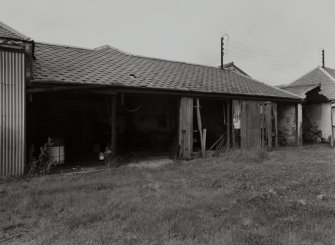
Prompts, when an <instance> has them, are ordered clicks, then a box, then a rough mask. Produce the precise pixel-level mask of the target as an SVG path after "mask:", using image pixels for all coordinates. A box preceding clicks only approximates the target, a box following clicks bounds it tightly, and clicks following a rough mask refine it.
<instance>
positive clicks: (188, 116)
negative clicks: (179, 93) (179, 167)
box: [179, 97, 193, 159]
mask: <svg viewBox="0 0 335 245" xmlns="http://www.w3.org/2000/svg"><path fill="white" fill-rule="evenodd" d="M179 146H180V153H179V157H180V158H182V159H190V158H191V154H192V152H193V99H192V98H189V97H182V98H181V100H180V107H179Z"/></svg>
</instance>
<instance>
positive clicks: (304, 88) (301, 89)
mask: <svg viewBox="0 0 335 245" xmlns="http://www.w3.org/2000/svg"><path fill="white" fill-rule="evenodd" d="M318 86H319V85H318V84H311V85H298V86H291V87H283V89H285V90H286V91H289V92H291V93H293V94H296V95H298V96H299V97H301V98H305V97H306V93H307V92H309V91H311V90H312V89H315V88H316V87H318Z"/></svg>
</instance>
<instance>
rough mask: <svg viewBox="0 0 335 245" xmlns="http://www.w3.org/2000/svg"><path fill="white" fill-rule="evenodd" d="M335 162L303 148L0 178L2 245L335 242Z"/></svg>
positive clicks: (328, 153)
mask: <svg viewBox="0 0 335 245" xmlns="http://www.w3.org/2000/svg"><path fill="white" fill-rule="evenodd" d="M334 157H335V152H334V150H332V149H330V148H328V147H327V146H306V147H301V148H294V147H293V148H286V149H281V150H278V151H273V152H270V153H267V152H253V153H248V152H228V153H225V154H224V155H223V156H220V157H217V158H209V159H205V160H203V159H198V160H193V161H189V162H176V163H174V164H170V165H166V166H164V167H162V168H158V169H134V168H128V167H121V168H118V169H115V170H114V169H113V170H106V171H103V172H96V173H88V174H77V175H51V176H45V177H39V178H34V179H11V180H2V181H1V182H0V220H1V222H0V243H8V244H11V243H13V244H17V243H26V244H335V234H334V231H335V162H334ZM319 194H323V195H324V197H325V198H323V200H319V199H318V198H317V195H319Z"/></svg>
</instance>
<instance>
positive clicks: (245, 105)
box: [240, 101, 276, 150]
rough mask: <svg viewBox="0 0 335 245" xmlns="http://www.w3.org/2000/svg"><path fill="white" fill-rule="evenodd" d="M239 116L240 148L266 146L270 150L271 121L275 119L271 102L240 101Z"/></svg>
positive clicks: (271, 136)
mask: <svg viewBox="0 0 335 245" xmlns="http://www.w3.org/2000/svg"><path fill="white" fill-rule="evenodd" d="M275 112H276V111H275ZM240 117H241V148H242V149H252V148H267V149H268V150H271V149H272V142H273V140H272V138H273V127H272V122H273V120H274V119H276V116H274V110H273V108H272V104H271V102H267V101H242V103H241V116H240ZM274 126H275V125H274Z"/></svg>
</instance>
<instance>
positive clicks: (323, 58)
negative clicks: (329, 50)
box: [322, 49, 325, 68]
mask: <svg viewBox="0 0 335 245" xmlns="http://www.w3.org/2000/svg"><path fill="white" fill-rule="evenodd" d="M322 68H325V50H324V49H322Z"/></svg>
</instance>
